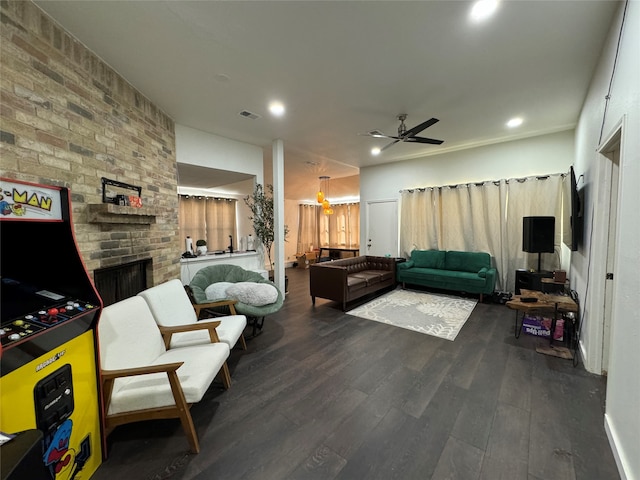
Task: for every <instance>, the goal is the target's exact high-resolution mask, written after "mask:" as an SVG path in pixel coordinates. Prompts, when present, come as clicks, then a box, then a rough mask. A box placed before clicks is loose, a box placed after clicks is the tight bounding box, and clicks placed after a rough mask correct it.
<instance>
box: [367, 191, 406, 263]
mask: <svg viewBox="0 0 640 480" xmlns="http://www.w3.org/2000/svg"><path fill="white" fill-rule="evenodd" d="M366 222H367V228H366V235H367V236H366V243H365V245H364V255H375V256H379V257H384V256H387V255H388V256H391V257H397V256H398V201H397V200H377V201H375V200H374V201H369V202H367V212H366ZM361 250H362V249H361Z"/></svg>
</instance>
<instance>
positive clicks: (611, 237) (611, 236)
mask: <svg viewBox="0 0 640 480" xmlns="http://www.w3.org/2000/svg"><path fill="white" fill-rule="evenodd" d="M621 136H622V129H621V128H618V129H617V130H616V131H615V133H614V134H613V136H612V137H611V138H610V139H609V140H608V141H607V142H606V143H605V145H604V147H602V149H601V150H600V153H601V154H602V155H603V156H604V157H605V158H606V159H607V163H606V165H605V170H606V173H607V175H606V177H605V180H606V183H605V185H606V186H607V187H608V190H609V192H608V196H607V197H608V208H607V206H605V211H607V210H608V234H607V236H606V238H605V241H606V250H605V252H606V275H605V281H604V304H603V305H604V307H603V316H602V351H601V367H600V371H601V372H602V375H607V371H608V368H609V355H610V346H611V329H612V323H613V319H614V312H613V298H614V291H615V281H616V278H615V257H616V245H617V237H616V234H617V223H618V187H619V183H620V140H621ZM605 188H606V187H605Z"/></svg>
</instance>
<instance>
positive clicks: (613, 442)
mask: <svg viewBox="0 0 640 480" xmlns="http://www.w3.org/2000/svg"><path fill="white" fill-rule="evenodd" d="M604 430H605V432H606V433H607V438H608V439H609V445H610V446H611V452H613V458H614V459H615V461H616V465H617V466H618V473H619V474H620V480H630V478H629V477H628V476H627V474H626V470H625V464H626V463H627V462H625V461H624V458H623V457H622V456H621V455H620V451H619V450H618V440H617V435H616V434H615V431H614V429H613V427H612V426H611V424H610V423H609V416H608V415H607V414H606V413H605V414H604Z"/></svg>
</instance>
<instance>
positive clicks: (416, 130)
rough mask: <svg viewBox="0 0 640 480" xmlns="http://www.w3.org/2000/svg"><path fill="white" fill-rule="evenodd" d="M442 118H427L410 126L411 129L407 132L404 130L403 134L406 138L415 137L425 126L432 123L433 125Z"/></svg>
mask: <svg viewBox="0 0 640 480" xmlns="http://www.w3.org/2000/svg"><path fill="white" fill-rule="evenodd" d="M439 121H440V120H438V119H437V118H430V119H429V120H427V121H426V122H422V123H421V124H420V125H416V126H415V127H413V128H410V129H409V130H407V131H406V132H404V134H403V135H402V136H403V137H404V138H407V137H413V136H414V135H416V134H418V133H420V132H421V131H422V130H424V129H425V128H428V127H430V126H431V125H433V124H434V123H437V122H439Z"/></svg>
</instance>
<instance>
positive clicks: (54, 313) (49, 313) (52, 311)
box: [47, 307, 60, 317]
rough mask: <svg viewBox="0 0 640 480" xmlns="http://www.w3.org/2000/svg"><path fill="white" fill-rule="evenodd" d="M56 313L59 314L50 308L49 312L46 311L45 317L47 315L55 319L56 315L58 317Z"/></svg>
mask: <svg viewBox="0 0 640 480" xmlns="http://www.w3.org/2000/svg"><path fill="white" fill-rule="evenodd" d="M58 313H60V311H59V310H58V309H57V308H55V307H53V308H50V309H49V310H47V315H49V316H51V317H55V316H56V315H58Z"/></svg>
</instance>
